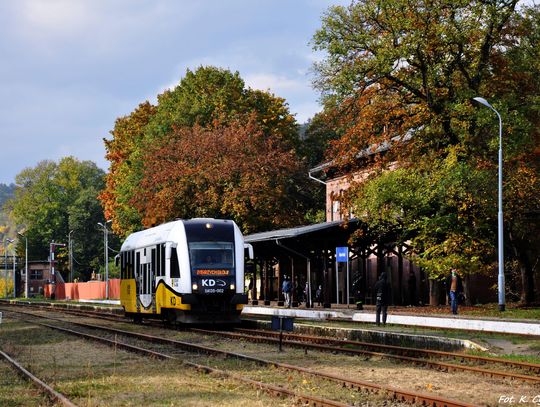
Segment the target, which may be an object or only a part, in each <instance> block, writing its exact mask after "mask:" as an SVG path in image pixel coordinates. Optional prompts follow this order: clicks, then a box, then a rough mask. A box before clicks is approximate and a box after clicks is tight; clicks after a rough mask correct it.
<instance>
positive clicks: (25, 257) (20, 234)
mask: <svg viewBox="0 0 540 407" xmlns="http://www.w3.org/2000/svg"><path fill="white" fill-rule="evenodd" d="M17 234H18V235H19V236H21V237H24V243H25V245H24V276H25V277H24V298H28V289H29V288H28V286H29V284H28V282H29V277H28V238H27V237H26V236H25V235H24V234H22V233H21V232H17Z"/></svg>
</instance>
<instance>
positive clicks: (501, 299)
mask: <svg viewBox="0 0 540 407" xmlns="http://www.w3.org/2000/svg"><path fill="white" fill-rule="evenodd" d="M473 99H474V100H475V101H477V102H478V103H481V104H482V105H484V106H486V107H488V108H490V109H491V110H493V111H494V112H495V114H496V115H497V117H498V118H499V183H498V186H499V199H498V206H499V213H498V242H499V253H498V254H499V285H498V288H499V311H504V310H505V307H506V306H505V298H504V291H505V288H504V252H503V247H504V237H503V205H502V188H503V184H502V178H503V159H502V157H503V155H502V120H501V115H500V114H499V112H497V111H496V110H495V109H494V108H493V106H491V105H490V104H489V102H488V101H487V100H486V99H484V98H481V97H475V98H473Z"/></svg>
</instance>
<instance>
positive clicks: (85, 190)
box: [8, 157, 105, 278]
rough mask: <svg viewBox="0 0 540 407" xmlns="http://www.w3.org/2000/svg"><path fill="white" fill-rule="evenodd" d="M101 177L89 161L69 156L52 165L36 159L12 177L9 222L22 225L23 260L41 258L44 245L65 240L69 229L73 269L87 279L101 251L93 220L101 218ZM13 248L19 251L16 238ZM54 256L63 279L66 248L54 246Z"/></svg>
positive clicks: (45, 255)
mask: <svg viewBox="0 0 540 407" xmlns="http://www.w3.org/2000/svg"><path fill="white" fill-rule="evenodd" d="M104 175H105V174H104V172H103V171H102V170H101V169H99V168H98V167H97V166H96V165H95V164H94V163H93V162H90V161H79V160H77V159H75V158H73V157H66V158H62V159H61V160H60V161H59V162H58V163H56V162H54V161H42V162H40V163H38V164H37V166H36V167H34V168H26V169H24V170H23V171H21V173H19V174H18V175H17V177H16V185H17V189H16V192H15V197H14V198H13V199H12V200H11V201H9V203H8V207H9V208H10V214H11V216H12V218H13V220H14V221H15V223H16V224H18V225H20V226H21V227H24V229H25V236H27V238H28V256H29V259H31V260H43V259H47V258H48V256H49V245H50V243H51V242H52V241H55V242H60V243H64V244H67V240H68V234H69V232H70V231H73V232H72V233H71V236H72V238H73V239H74V246H73V247H74V258H75V269H76V270H77V272H78V275H80V276H81V277H82V278H88V276H89V274H90V273H91V271H92V267H95V265H97V264H99V259H100V254H101V253H103V243H102V241H103V239H102V237H101V236H102V235H101V234H100V233H99V230H98V229H97V226H96V224H97V222H99V221H103V210H102V208H101V206H100V204H99V201H98V199H97V195H98V193H99V191H101V190H102V189H103V187H104ZM18 250H19V251H24V242H23V241H22V240H21V241H20V242H19V246H18ZM58 258H59V262H60V271H61V272H62V274H63V275H64V277H65V278H67V267H68V264H67V248H64V249H60V251H59V253H58Z"/></svg>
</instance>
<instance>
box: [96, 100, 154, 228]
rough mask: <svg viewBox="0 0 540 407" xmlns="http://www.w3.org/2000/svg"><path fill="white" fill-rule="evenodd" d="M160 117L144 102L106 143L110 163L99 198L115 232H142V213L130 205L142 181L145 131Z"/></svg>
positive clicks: (121, 120) (119, 123) (116, 127)
mask: <svg viewBox="0 0 540 407" xmlns="http://www.w3.org/2000/svg"><path fill="white" fill-rule="evenodd" d="M155 114H156V107H155V106H152V105H151V104H150V103H149V102H145V103H141V104H140V105H139V106H138V107H137V109H135V110H134V111H133V112H132V113H131V114H130V115H128V116H124V117H120V118H118V119H117V120H116V123H115V125H114V130H112V131H111V134H112V136H113V138H112V139H111V140H104V142H105V149H106V151H107V154H106V158H107V160H109V161H110V163H111V165H110V167H109V172H108V173H107V176H106V186H105V189H104V190H103V191H102V192H101V194H100V195H99V199H100V200H101V203H102V204H103V207H104V209H105V218H106V219H112V221H113V224H112V226H113V230H116V231H121V232H122V234H123V235H127V234H129V233H131V232H133V231H134V230H136V229H138V227H139V226H140V224H141V214H140V213H139V212H137V210H136V209H135V208H134V207H133V206H132V205H131V204H130V199H131V198H132V196H133V195H134V193H135V189H136V188H137V185H138V183H139V181H140V177H139V174H140V172H141V165H142V162H141V159H140V154H141V151H140V148H141V147H140V146H141V144H142V142H143V139H144V132H145V129H146V127H147V125H148V123H149V122H150V120H151V119H152V117H153V116H154V115H155Z"/></svg>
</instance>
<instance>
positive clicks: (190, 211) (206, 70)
mask: <svg viewBox="0 0 540 407" xmlns="http://www.w3.org/2000/svg"><path fill="white" fill-rule="evenodd" d="M229 127H232V128H235V129H238V130H239V131H241V132H242V134H244V135H245V131H246V130H245V129H251V130H253V131H255V132H256V134H257V136H253V137H247V136H246V137H245V138H244V141H245V142H246V143H251V142H255V143H258V144H257V145H259V146H261V148H263V151H266V153H267V154H268V157H275V158H276V157H286V160H287V162H286V163H285V164H281V163H278V162H274V163H273V164H272V165H273V166H275V167H276V174H277V173H279V171H281V169H282V167H283V166H288V165H289V166H290V168H291V169H293V172H292V173H291V174H289V176H288V177H285V176H283V175H280V176H279V177H278V178H276V180H275V181H274V183H268V184H264V183H263V184H257V182H256V181H253V189H250V190H245V189H244V190H243V191H244V192H246V194H247V195H248V196H250V197H251V198H253V199H254V195H257V194H258V195H259V198H258V200H259V201H262V200H263V198H268V197H270V198H271V199H270V201H269V203H268V205H270V206H272V205H277V204H276V202H275V198H276V197H281V199H284V203H285V202H286V203H289V204H291V202H298V203H297V204H295V206H294V207H293V208H292V210H291V213H292V215H293V216H292V217H291V220H293V219H294V220H295V221H297V222H299V220H298V218H297V217H296V213H297V212H296V211H297V208H303V207H309V205H311V202H312V194H311V188H312V186H311V185H309V184H308V183H307V181H306V179H305V178H306V177H302V178H301V177H300V176H299V174H300V173H302V174H305V171H306V168H305V165H304V164H303V161H302V159H301V158H300V157H297V158H296V161H297V163H295V164H294V165H293V164H292V163H290V157H292V156H295V154H296V148H297V146H298V132H297V130H298V129H297V125H296V121H295V119H294V117H293V116H292V115H291V114H290V113H289V110H288V107H287V104H286V103H285V100H284V99H282V98H279V97H276V96H274V95H272V94H270V93H268V92H262V91H258V90H252V89H250V88H246V87H245V84H244V81H243V80H242V79H241V78H240V75H239V74H238V72H235V73H232V72H231V71H228V70H225V69H220V68H215V67H199V68H198V69H197V70H195V71H190V70H188V71H187V73H186V76H185V77H184V78H182V80H181V81H180V83H179V85H178V86H177V87H176V88H174V89H173V90H167V91H165V92H164V93H163V94H161V95H159V96H158V105H157V106H155V107H154V106H151V105H150V104H149V103H145V104H143V105H140V106H139V108H138V109H137V110H136V111H134V112H133V113H132V114H131V115H129V116H127V117H125V118H121V119H119V120H117V122H116V124H115V129H114V130H113V131H112V132H111V134H112V135H113V139H112V140H107V141H106V148H107V158H108V159H109V160H111V172H110V173H109V175H108V177H107V186H106V189H105V191H104V192H103V193H102V194H101V196H100V199H101V200H102V202H103V204H104V206H105V208H106V211H107V216H108V217H110V218H112V219H113V229H114V230H115V232H117V233H118V234H120V235H124V236H125V235H127V234H129V233H130V232H132V231H134V230H138V229H140V228H141V227H143V225H144V226H148V225H150V224H154V220H155V221H159V222H163V221H166V220H170V219H174V218H177V217H180V216H182V217H187V218H189V217H193V216H201V214H202V213H214V214H216V216H217V214H221V216H229V215H230V216H232V217H233V218H234V219H235V220H238V221H239V223H240V224H243V225H246V228H248V229H247V230H255V229H254V228H256V227H257V226H256V224H255V223H253V222H252V220H253V219H255V218H256V217H257V215H255V214H252V215H250V216H251V217H252V220H248V219H247V216H248V215H247V211H248V208H249V205H247V204H246V201H245V200H243V199H242V197H241V196H237V198H238V199H239V202H238V203H232V202H228V203H227V204H226V205H229V206H228V207H227V208H225V207H224V206H223V207H221V208H220V209H219V210H217V209H216V208H217V207H218V206H219V203H217V202H213V201H212V199H218V197H219V195H215V194H214V195H212V191H206V193H204V194H202V195H199V196H191V195H189V193H188V192H187V191H188V190H189V189H190V188H193V184H198V183H199V182H202V178H204V177H206V176H207V177H210V178H211V177H216V174H217V172H216V171H219V168H218V167H217V165H218V163H220V164H222V165H230V164H231V162H230V157H233V156H234V154H235V153H236V152H234V151H232V150H231V149H230V148H228V147H227V144H228V143H231V144H233V145H235V146H237V147H239V148H240V147H241V146H240V145H238V143H237V139H236V138H235V136H234V135H233V134H232V133H231V132H230V131H226V130H225V129H227V128H229ZM206 130H208V132H206ZM217 135H220V136H219V137H221V138H219V137H218V136H217ZM199 137H211V139H212V140H213V141H214V143H215V144H209V143H208V142H207V141H205V140H199V139H198V138H199ZM216 137H217V138H216ZM228 137H230V140H229V139H228ZM179 144H182V148H185V150H182V149H178V146H179ZM194 146H196V147H197V148H200V149H201V150H200V151H195V150H193V148H194ZM242 147H243V146H242ZM167 148H171V149H173V150H172V151H174V155H171V154H172V151H167V150H166V149H167ZM203 148H204V150H202V149H203ZM272 148H276V150H275V151H273V150H272ZM246 149H249V148H248V146H246V147H245V148H244V149H243V150H241V151H240V152H244V153H245V152H246V151H247V150H246ZM184 151H185V152H186V154H190V157H191V158H192V159H194V160H195V159H196V158H195V156H196V155H197V159H199V158H200V159H206V157H207V156H212V157H214V158H215V160H216V161H215V162H214V163H210V162H208V161H207V160H206V162H207V163H208V167H198V166H196V165H195V164H193V165H192V163H186V159H187V158H186V157H184V154H185V153H184ZM249 151H251V152H252V153H253V154H254V157H256V159H259V156H260V154H259V153H257V152H256V151H253V150H249ZM216 152H221V153H223V154H229V156H224V157H222V156H218V155H216ZM155 154H162V155H163V157H155V156H154V155H155ZM290 154H292V156H291V155H290ZM242 158H243V159H245V160H247V161H250V160H252V159H253V158H251V157H249V156H247V155H245V154H244V155H242ZM165 162H166V163H167V165H165ZM174 162H182V163H186V168H185V169H181V168H178V165H175V164H174ZM187 164H190V165H187ZM242 164H243V163H237V169H236V175H235V176H236V177H237V178H236V180H233V179H231V182H232V184H231V185H236V186H240V184H242V182H246V179H247V177H249V176H252V175H253V174H243V173H242V171H243V170H246V171H248V170H249V171H250V169H249V168H248V167H249V165H248V164H249V163H245V166H242ZM161 165H164V167H161ZM171 166H174V167H176V168H177V169H178V170H179V171H180V170H182V171H181V172H180V173H179V174H185V173H187V172H189V171H190V168H194V167H197V168H198V169H199V170H200V171H203V173H202V174H193V176H194V177H195V181H193V182H192V181H191V180H190V179H188V178H185V177H184V176H180V175H178V176H177V175H175V174H171V173H170V168H171ZM298 168H301V170H299V169H298ZM228 170H229V169H227V168H225V169H224V170H223V171H224V174H225V173H226V172H227V171H228ZM265 171H266V170H265ZM152 172H155V173H152ZM206 172H208V174H206ZM162 173H166V174H168V175H169V176H171V177H172V178H173V179H172V180H171V179H167V178H164V177H163V174H162ZM263 174H264V172H263ZM195 175H200V177H201V178H197V177H196V176H195ZM224 176H225V175H224ZM263 178H264V176H263ZM238 180H241V181H238ZM233 181H234V182H233ZM277 181H279V182H281V184H278V183H277ZM173 184H174V185H175V187H178V188H179V190H178V191H174V190H171V189H170V188H171V185H173ZM242 185H243V186H244V187H246V186H247V183H246V184H245V185H244V184H242ZM198 187H200V185H199V186H198ZM263 187H265V188H272V189H273V190H264V189H262V188H263ZM229 189H230V187H229ZM156 191H161V192H160V193H161V194H164V193H165V192H163V191H169V192H170V193H173V194H174V195H175V196H176V200H175V199H172V198H171V199H170V200H169V198H167V197H165V196H159V197H155V198H153V194H154V192H156ZM182 191H184V192H182ZM283 191H287V192H288V193H289V194H290V195H291V197H292V199H290V198H288V197H286V196H285V195H284V194H283ZM182 194H183V195H182ZM180 195H182V198H181V199H180ZM141 196H145V197H146V199H148V201H147V202H141V201H140V198H141ZM202 197H204V198H205V199H207V200H204V199H202ZM251 198H250V199H251ZM172 201H175V204H174V205H172ZM218 201H219V199H218ZM180 203H181V205H180ZM222 204H224V205H225V203H223V202H222ZM252 204H253V202H251V203H250V205H252ZM167 205H169V206H167ZM171 205H172V206H171ZM216 205H217V206H216ZM242 205H247V206H246V207H245V208H244V209H242V208H240V207H241V206H242ZM255 206H257V205H255ZM277 206H280V207H284V206H283V204H279V205H277ZM277 206H276V207H277ZM205 208H206V209H205ZM154 211H157V212H155V213H154ZM265 213H275V211H274V212H272V210H269V209H266V212H265ZM276 216H277V214H276ZM280 216H281V215H280ZM236 217H238V218H236ZM284 218H285V216H281V217H279V219H280V220H279V221H278V220H277V219H276V220H275V221H271V220H265V221H264V222H263V223H261V224H259V225H258V227H265V226H264V225H266V226H269V225H271V224H290V221H289V220H287V221H285V220H283V219H284ZM259 219H260V220H262V218H259Z"/></svg>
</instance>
